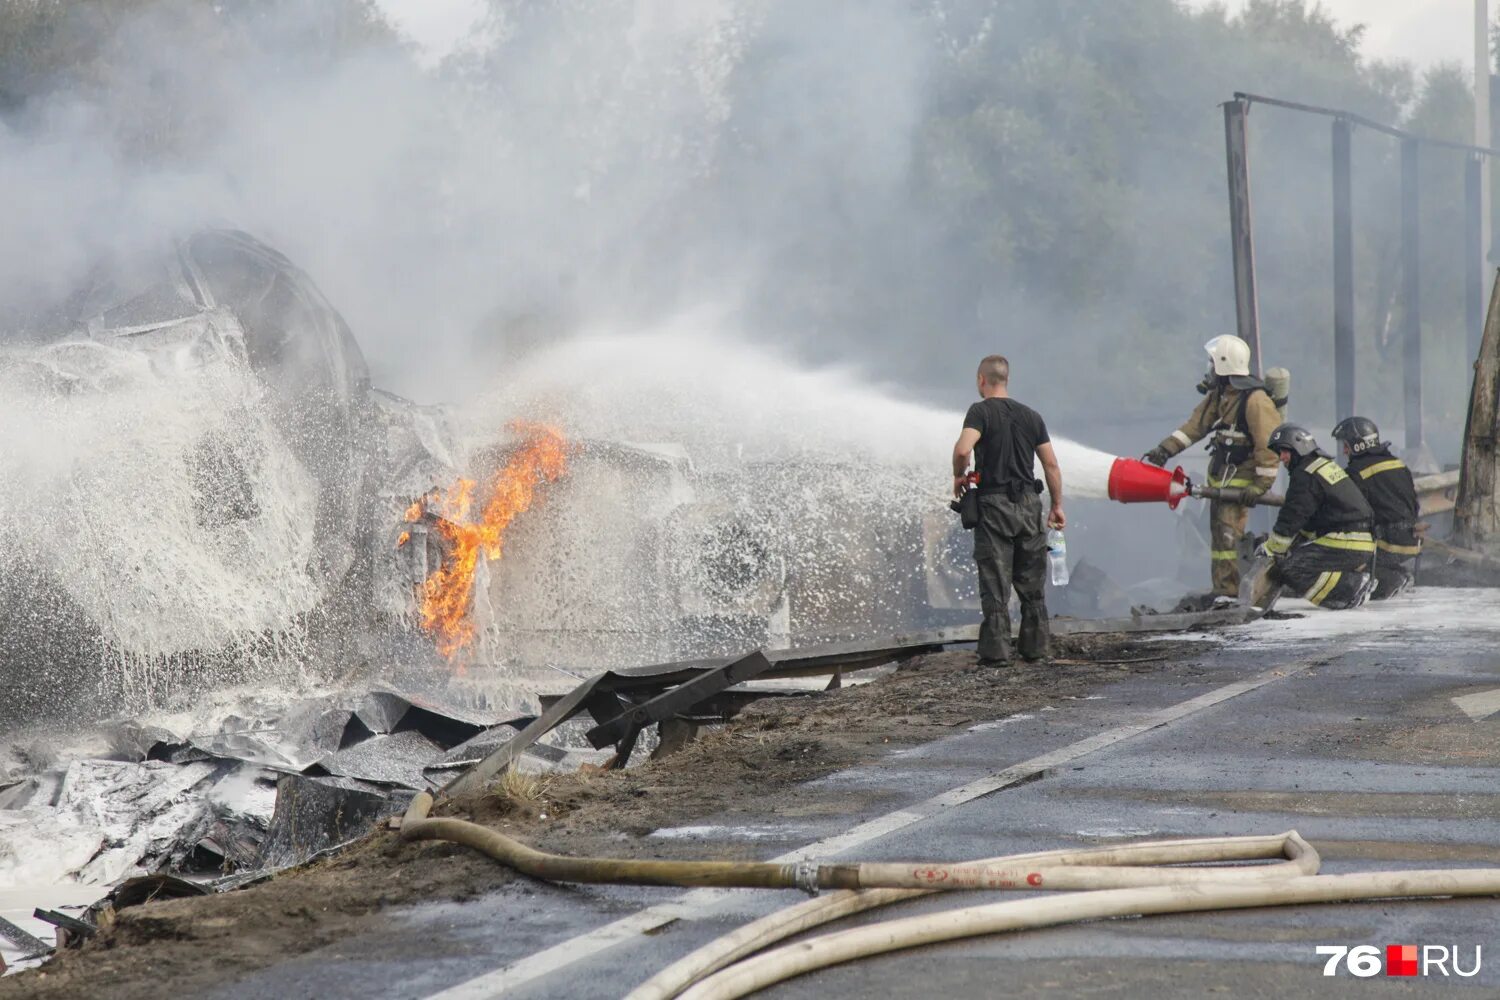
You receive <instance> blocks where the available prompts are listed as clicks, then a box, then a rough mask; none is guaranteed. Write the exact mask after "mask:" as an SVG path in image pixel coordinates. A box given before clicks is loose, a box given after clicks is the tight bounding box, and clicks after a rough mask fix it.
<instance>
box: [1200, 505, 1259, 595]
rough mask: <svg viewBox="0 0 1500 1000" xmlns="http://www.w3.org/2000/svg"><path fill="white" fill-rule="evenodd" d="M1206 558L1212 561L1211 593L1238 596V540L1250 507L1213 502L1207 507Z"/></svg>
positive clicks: (1248, 515) (1248, 520)
mask: <svg viewBox="0 0 1500 1000" xmlns="http://www.w3.org/2000/svg"><path fill="white" fill-rule="evenodd" d="M1208 518H1209V548H1210V550H1211V551H1210V553H1209V558H1210V559H1212V560H1213V569H1212V576H1213V583H1214V593H1215V594H1223V595H1225V596H1227V597H1233V598H1238V597H1239V596H1240V564H1239V549H1240V539H1241V538H1243V537H1244V536H1245V527H1246V525H1248V524H1249V523H1250V508H1249V507H1241V506H1240V505H1239V504H1237V503H1224V502H1223V501H1221V500H1215V501H1213V503H1212V504H1210V505H1209V509H1208Z"/></svg>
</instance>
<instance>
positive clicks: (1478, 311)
mask: <svg viewBox="0 0 1500 1000" xmlns="http://www.w3.org/2000/svg"><path fill="white" fill-rule="evenodd" d="M1252 104H1265V105H1269V106H1271V107H1277V108H1285V109H1287V110H1290V111H1298V112H1302V113H1305V114H1313V115H1322V116H1324V117H1328V118H1332V119H1333V162H1332V175H1333V206H1332V207H1333V354H1334V399H1335V409H1336V410H1337V414H1336V415H1337V417H1338V418H1339V419H1343V418H1344V417H1349V416H1353V415H1354V413H1355V405H1356V399H1357V393H1356V389H1355V368H1354V358H1355V339H1354V210H1353V205H1352V197H1351V190H1352V183H1351V181H1352V176H1353V168H1352V162H1353V157H1352V153H1351V145H1352V144H1351V139H1352V136H1353V131H1354V127H1355V126H1356V125H1357V126H1359V127H1360V128H1365V129H1370V130H1371V131H1374V132H1379V133H1381V134H1383V135H1388V136H1391V137H1392V138H1395V139H1399V140H1400V141H1401V336H1402V358H1403V361H1404V371H1403V373H1402V397H1403V404H1404V410H1405V415H1406V447H1407V449H1408V451H1414V450H1416V449H1418V448H1421V447H1422V445H1423V443H1424V433H1423V429H1422V310H1421V292H1422V289H1421V279H1420V266H1421V244H1420V238H1421V234H1420V226H1419V218H1420V216H1419V209H1420V203H1419V197H1420V194H1419V193H1420V184H1419V175H1418V169H1419V167H1420V162H1421V160H1420V155H1421V148H1422V147H1423V146H1427V147H1430V148H1434V149H1451V150H1456V151H1458V152H1461V153H1463V154H1465V156H1466V157H1467V162H1466V164H1465V171H1464V205H1465V225H1464V233H1463V243H1464V259H1465V261H1466V262H1467V267H1466V268H1465V270H1466V271H1467V277H1466V280H1465V283H1464V303H1465V310H1464V313H1465V319H1466V324H1467V327H1468V346H1469V356H1470V357H1477V356H1478V354H1479V345H1480V338H1481V336H1482V335H1483V329H1484V287H1483V275H1484V268H1485V263H1484V253H1485V248H1484V246H1483V239H1484V236H1483V233H1484V211H1483V207H1482V202H1483V196H1482V192H1483V167H1484V164H1483V159H1484V158H1485V157H1489V156H1500V150H1496V149H1491V148H1488V147H1484V146H1471V145H1468V144H1467V143H1462V142H1451V141H1449V140H1446V139H1434V138H1431V137H1428V136H1422V135H1416V134H1415V133H1412V132H1408V131H1406V130H1404V129H1399V128H1395V127H1393V126H1390V125H1386V124H1383V123H1381V122H1377V121H1373V120H1372V119H1369V118H1366V117H1364V116H1363V115H1358V114H1355V113H1354V112H1352V111H1341V110H1339V109H1337V108H1324V107H1319V106H1317V105H1314V104H1302V103H1300V102H1297V101H1284V100H1280V99H1278V98H1274V97H1265V96H1262V95H1260V94H1247V93H1244V92H1236V93H1235V95H1234V98H1233V99H1232V100H1230V101H1226V102H1225V103H1224V144H1225V159H1226V162H1227V164H1228V168H1229V232H1230V246H1231V248H1232V251H1233V260H1234V299H1235V316H1236V321H1237V323H1236V325H1237V329H1238V332H1239V335H1240V337H1241V338H1243V339H1244V340H1245V342H1246V343H1248V344H1249V345H1250V351H1251V359H1252V361H1251V363H1252V366H1253V367H1254V369H1255V371H1256V373H1257V374H1258V373H1259V372H1260V370H1261V345H1260V315H1259V306H1258V303H1257V296H1256V287H1255V240H1254V235H1253V225H1252V218H1251V208H1250V206H1251V203H1250V153H1249V137H1248V132H1247V129H1246V123H1247V120H1248V118H1249V115H1250V106H1251V105H1252Z"/></svg>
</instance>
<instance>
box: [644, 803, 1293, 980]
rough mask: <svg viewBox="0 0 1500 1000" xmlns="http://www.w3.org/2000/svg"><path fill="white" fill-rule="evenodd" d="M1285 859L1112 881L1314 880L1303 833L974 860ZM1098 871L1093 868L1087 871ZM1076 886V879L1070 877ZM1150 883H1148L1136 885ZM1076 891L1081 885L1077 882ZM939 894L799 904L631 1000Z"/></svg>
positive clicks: (893, 893) (869, 894)
mask: <svg viewBox="0 0 1500 1000" xmlns="http://www.w3.org/2000/svg"><path fill="white" fill-rule="evenodd" d="M1277 857H1280V858H1284V859H1286V860H1284V861H1282V862H1281V863H1279V864H1270V865H1256V866H1254V867H1240V868H1228V867H1226V868H1187V869H1181V868H1180V869H1170V868H1158V869H1139V870H1136V869H1124V868H1116V869H1114V870H1112V871H1111V872H1110V873H1109V876H1110V878H1113V877H1117V876H1119V877H1127V878H1135V877H1138V875H1139V874H1140V873H1145V874H1148V875H1153V876H1156V877H1157V879H1158V884H1163V883H1174V884H1175V883H1177V882H1178V881H1179V880H1180V879H1182V878H1184V877H1186V878H1191V879H1193V880H1194V881H1195V882H1196V881H1205V880H1216V881H1217V880H1223V881H1226V882H1233V881H1237V880H1244V879H1250V880H1262V879H1268V878H1288V877H1293V876H1298V875H1315V874H1317V872H1318V867H1319V864H1320V859H1319V858H1318V853H1317V851H1315V850H1314V849H1313V848H1312V846H1311V845H1310V844H1308V843H1307V841H1305V840H1303V839H1302V838H1301V837H1300V836H1298V835H1297V833H1296V831H1289V832H1287V833H1283V834H1279V835H1277V836H1274V837H1207V838H1200V839H1194V840H1156V841H1143V842H1141V843H1137V844H1120V845H1116V846H1113V847H1094V848H1083V849H1076V850H1059V851H1042V852H1038V853H1034V854H1014V855H1010V856H1008V857H1000V858H991V859H989V860H986V861H976V862H973V864H975V865H985V866H988V865H999V866H1017V865H1019V866H1026V867H1033V866H1034V867H1038V868H1045V869H1050V868H1052V867H1054V866H1059V865H1077V866H1078V867H1077V868H1075V869H1073V870H1072V872H1071V874H1079V873H1082V872H1086V871H1087V872H1098V871H1099V868H1098V867H1097V866H1102V865H1129V864H1137V865H1163V864H1190V863H1201V862H1224V861H1250V860H1256V859H1269V858H1277ZM1085 866H1094V867H1085ZM1066 881H1071V880H1066ZM1108 881H1109V879H1106V878H1101V881H1099V882H1096V883H1095V885H1096V886H1097V887H1101V888H1102V887H1106V886H1107V884H1108ZM1136 884H1145V883H1139V882H1138V883H1136ZM1031 887H1032V888H1047V889H1055V888H1058V887H1059V886H1058V882H1057V881H1053V882H1046V883H1044V884H1043V885H1040V886H1031ZM1073 887H1075V888H1076V887H1077V886H1076V885H1075V886H1073ZM935 891H936V890H932V889H864V890H860V891H857V892H849V891H845V892H833V893H829V894H828V895H826V896H819V897H817V898H816V899H809V900H807V901H806V902H803V903H799V904H797V905H796V906H791V907H788V908H786V909H784V910H778V911H777V912H775V913H771V914H768V915H767V916H764V917H762V918H761V919H759V920H756V921H753V922H751V923H749V924H746V925H745V926H744V927H741V928H739V929H738V930H735V931H731V932H730V933H728V934H725V935H724V936H722V937H719V938H717V939H715V940H713V941H710V942H709V943H708V944H706V945H704V946H703V947H701V948H699V949H698V950H696V951H694V952H692V953H691V954H689V955H686V956H684V957H683V958H681V959H679V960H678V961H676V962H674V963H672V964H671V965H669V966H667V967H666V968H665V969H663V970H662V971H660V972H658V973H657V974H656V975H655V976H652V977H651V978H650V979H649V980H647V981H646V982H644V983H642V984H641V985H640V986H638V987H636V988H635V989H634V990H633V991H631V993H630V994H629V995H628V996H627V997H626V1000H669V998H671V997H675V996H678V995H679V994H680V993H681V992H682V991H683V990H685V989H687V988H688V987H689V986H691V985H692V984H693V983H695V982H697V981H699V980H700V979H703V978H704V977H706V976H709V975H711V974H713V973H714V972H717V971H718V970H720V969H723V968H724V967H726V966H728V965H730V964H732V963H734V962H737V961H739V960H740V959H742V958H744V957H745V956H747V955H752V954H754V953H755V952H758V951H761V950H762V949H765V948H768V947H770V946H771V945H773V944H775V943H776V942H778V941H783V940H785V939H786V938H789V937H792V936H793V935H796V934H800V933H802V932H803V931H807V930H811V929H812V928H814V927H819V926H821V925H823V924H826V923H830V922H832V921H834V920H839V919H842V918H844V917H847V916H850V915H851V914H855V913H862V912H864V911H865V910H872V909H875V908H877V907H881V906H888V905H890V904H891V903H898V902H901V901H902V900H906V899H916V898H917V897H919V896H928V895H931V894H932V893H933V892H935Z"/></svg>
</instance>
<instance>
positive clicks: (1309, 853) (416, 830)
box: [401, 792, 1318, 892]
mask: <svg viewBox="0 0 1500 1000" xmlns="http://www.w3.org/2000/svg"><path fill="white" fill-rule="evenodd" d="M431 809H432V796H431V795H430V794H428V793H427V792H421V793H419V794H418V795H417V796H416V797H415V798H414V799H412V802H411V805H410V806H409V807H408V808H407V810H406V815H405V817H403V819H402V821H401V838H402V839H403V840H446V841H450V842H452V843H455V844H462V845H464V846H465V847H472V848H473V849H475V850H476V851H479V852H481V853H483V854H486V855H488V856H490V857H491V858H494V859H495V860H496V861H499V862H500V863H501V864H504V865H508V866H509V867H511V868H514V869H515V870H516V871H518V872H520V873H521V874H523V875H530V876H532V877H533V878H542V879H548V880H550V881H554V882H609V883H615V884H624V885H672V886H697V887H703V886H714V887H721V888H740V889H804V890H806V891H809V892H815V891H817V890H819V889H904V890H920V891H924V892H932V891H944V890H969V889H1099V888H1110V889H1118V888H1126V887H1129V886H1142V885H1180V884H1187V883H1193V882H1197V881H1199V880H1201V879H1203V878H1205V877H1208V878H1222V879H1231V880H1232V879H1237V878H1246V877H1248V878H1252V879H1263V878H1268V877H1283V878H1284V877H1286V876H1287V875H1288V874H1295V873H1303V872H1306V871H1307V870H1308V868H1309V866H1310V870H1311V871H1317V865H1318V860H1317V853H1316V852H1315V851H1313V849H1312V848H1311V846H1309V845H1308V843H1307V842H1306V841H1305V840H1303V839H1302V838H1301V837H1299V836H1297V834H1296V833H1286V834H1282V835H1281V836H1278V837H1221V838H1213V839H1205V840H1180V841H1160V842H1155V843H1145V844H1135V845H1132V846H1128V847H1108V848H1093V849H1086V850H1075V851H1050V852H1047V853H1043V854H1024V855H1015V856H1013V857H1005V858H992V859H990V860H988V861H968V862H960V863H956V864H950V863H946V862H937V863H932V862H907V863H900V862H896V863H892V862H877V863H862V864H841V865H819V864H814V863H812V862H797V863H793V864H776V863H771V862H749V861H746V862H740V861H637V860H630V859H624V858H570V857H566V856H564V855H561V854H549V853H547V852H546V851H538V850H536V849H535V848H533V847H528V846H527V845H526V844H523V843H521V842H520V841H519V840H516V839H515V838H513V837H507V836H506V835H505V834H503V833H501V832H499V831H498V830H493V829H491V828H489V827H486V826H480V825H479V824H477V823H470V822H468V821H467V820H461V819H430V818H428V813H429V812H430V811H431ZM1270 858H1283V859H1285V860H1284V861H1283V863H1282V864H1279V865H1263V866H1256V867H1253V868H1220V869H1175V870H1174V869H1164V868H1155V867H1149V866H1152V865H1167V864H1192V863H1199V862H1211V861H1252V860H1265V859H1270Z"/></svg>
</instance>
